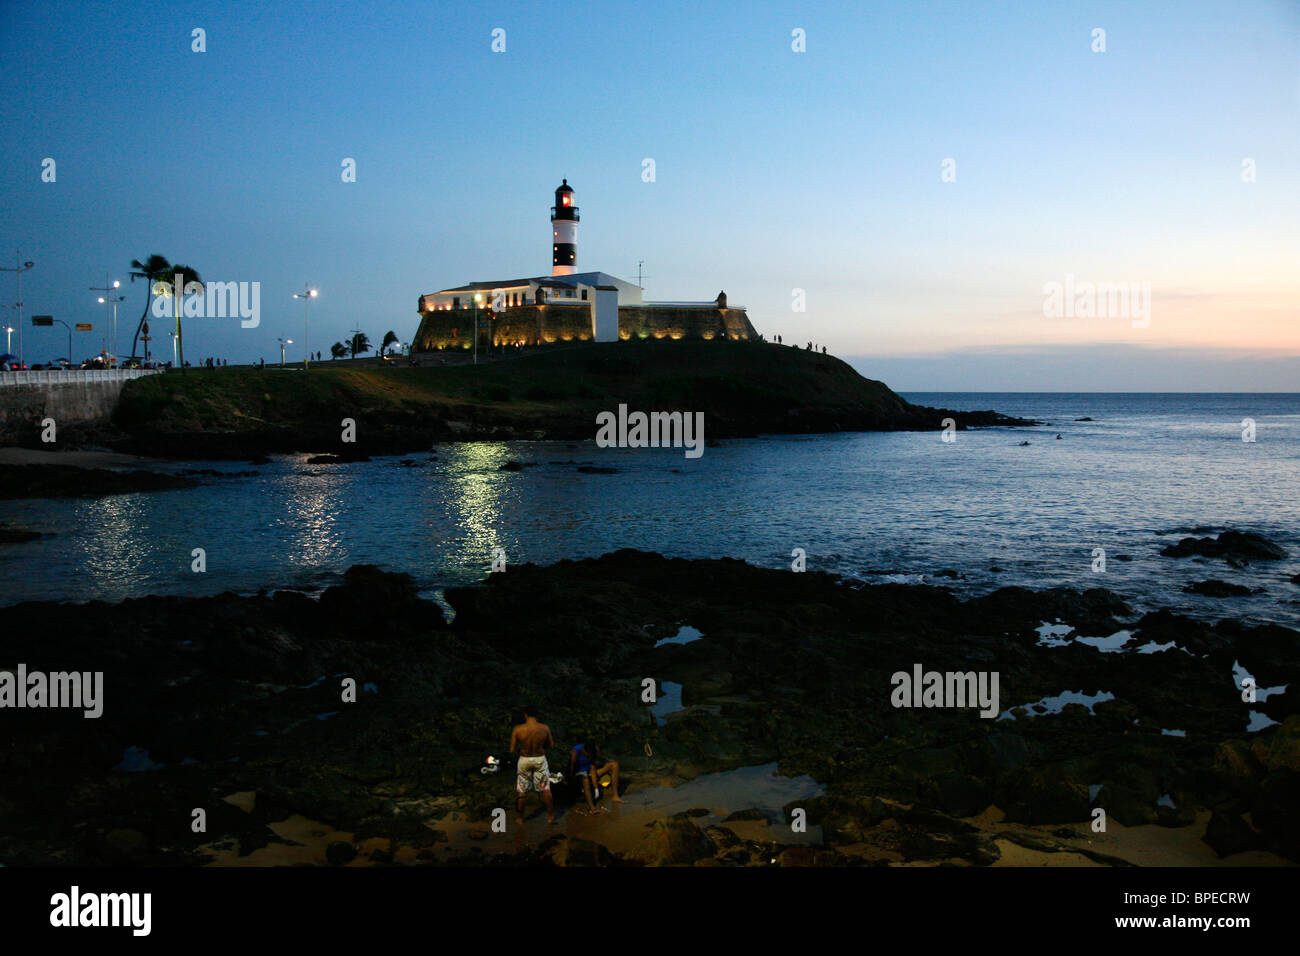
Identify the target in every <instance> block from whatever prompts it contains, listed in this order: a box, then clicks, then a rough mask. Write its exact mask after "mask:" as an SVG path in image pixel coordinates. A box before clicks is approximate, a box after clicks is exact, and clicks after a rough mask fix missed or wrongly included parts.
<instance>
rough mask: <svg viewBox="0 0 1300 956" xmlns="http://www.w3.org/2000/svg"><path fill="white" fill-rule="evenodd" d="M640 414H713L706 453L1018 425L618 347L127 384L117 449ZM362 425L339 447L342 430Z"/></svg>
mask: <svg viewBox="0 0 1300 956" xmlns="http://www.w3.org/2000/svg"><path fill="white" fill-rule="evenodd" d="M619 404H626V405H627V406H628V407H629V409H630V410H641V411H663V410H680V411H689V412H701V411H702V412H704V413H705V435H706V436H707V437H709V438H721V437H734V436H739V435H755V434H760V433H765V432H766V433H772V432H824V431H839V430H855V431H856V430H895V429H930V428H933V429H938V428H939V427H940V420H941V418H942V417H945V416H946V415H948V414H951V415H952V417H954V418H956V419H957V420H958V421H959V423H961V424H962V425H989V424H1014V423H1016V422H1015V421H1013V420H1009V419H1003V418H1002V416H998V415H996V414H995V413H992V412H988V413H948V412H945V411H943V410H937V409H924V408H920V407H918V406H914V405H911V404H909V403H908V402H906V401H905V400H904V399H903V398H901V397H900V396H899V395H897V394H895V393H894V392H893V391H891V390H890V389H889V388H888V387H887V386H886V385H884V384H883V383H881V382H876V381H872V380H870V379H866V378H863V377H862V376H861V375H859V374H858V373H857V372H855V371H854V370H853V369H852V368H850V367H849V366H848V365H847V364H845V363H844V362H842V361H840V360H839V359H836V358H833V357H831V356H827V355H821V354H817V353H813V352H808V351H804V350H800V349H795V348H790V347H788V346H778V345H773V344H770V343H761V342H760V343H719V342H682V341H677V342H657V341H641V342H619V343H608V344H591V345H584V346H577V347H569V348H562V349H555V350H552V351H545V352H535V353H525V354H523V355H511V356H510V357H507V358H504V359H499V360H496V361H493V362H491V363H488V364H480V365H478V366H473V365H452V366H424V367H414V368H413V367H410V366H402V365H397V364H393V365H391V366H381V367H372V368H358V367H355V366H353V367H349V368H331V367H330V365H329V363H328V362H326V363H321V364H319V365H317V366H315V367H313V368H312V369H311V370H310V371H309V372H303V371H302V370H301V369H284V370H281V369H276V368H266V369H256V368H248V369H220V370H211V369H201V368H200V369H191V370H189V371H188V372H187V373H185V374H179V373H175V372H172V373H168V374H166V375H158V376H149V377H146V378H141V379H136V380H134V381H131V382H128V383H127V385H126V386H125V387H124V389H123V391H122V397H121V402H120V404H119V406H118V409H117V413H116V417H115V423H116V425H117V426H118V427H119V428H120V429H121V430H122V432H123V433H125V435H126V436H127V437H126V439H125V441H123V442H122V443H121V444H122V446H123V447H125V448H127V449H129V450H133V451H141V452H147V453H150V454H157V455H166V456H175V457H211V458H237V457H247V456H249V455H250V454H255V453H259V452H264V451H293V450H298V451H305V450H322V451H323V450H329V451H336V452H346V453H349V454H384V453H398V452H403V451H409V450H412V449H415V448H425V447H428V444H429V442H430V441H434V440H440V439H443V440H445V439H451V438H564V439H583V438H592V437H594V435H595V431H596V426H595V417H596V414H597V413H598V412H601V411H607V410H608V411H614V410H616V409H617V408H618V406H619ZM345 418H352V419H354V420H355V421H356V423H357V442H356V444H355V445H346V446H344V445H341V443H340V441H339V436H340V432H341V422H342V420H343V419H345Z"/></svg>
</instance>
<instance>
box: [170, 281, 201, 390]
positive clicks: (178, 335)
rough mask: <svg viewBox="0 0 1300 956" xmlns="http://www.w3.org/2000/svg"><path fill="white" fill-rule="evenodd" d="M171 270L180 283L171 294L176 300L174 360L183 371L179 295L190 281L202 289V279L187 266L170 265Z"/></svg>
mask: <svg viewBox="0 0 1300 956" xmlns="http://www.w3.org/2000/svg"><path fill="white" fill-rule="evenodd" d="M171 271H172V273H173V275H174V276H176V277H177V278H176V279H175V281H176V282H177V283H178V284H179V285H180V288H179V289H173V290H172V295H173V297H174V298H175V300H176V362H177V364H178V365H179V366H180V368H181V371H182V372H183V371H185V340H184V339H183V338H182V337H181V296H182V295H183V294H184V292H185V287H186V286H187V285H189V284H190V283H191V282H194V283H197V284H198V286H199V289H200V291H202V288H203V280H202V279H200V278H199V274H198V272H196V271H195V270H194V269H191V268H190V267H189V266H179V265H177V266H172V268H171Z"/></svg>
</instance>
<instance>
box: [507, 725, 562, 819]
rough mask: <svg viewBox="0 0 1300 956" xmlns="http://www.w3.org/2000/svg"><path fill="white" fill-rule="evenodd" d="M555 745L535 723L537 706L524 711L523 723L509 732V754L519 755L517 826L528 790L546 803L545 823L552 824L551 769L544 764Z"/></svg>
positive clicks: (553, 813) (548, 729)
mask: <svg viewBox="0 0 1300 956" xmlns="http://www.w3.org/2000/svg"><path fill="white" fill-rule="evenodd" d="M554 746H555V741H554V740H553V739H552V738H551V728H550V727H547V726H546V725H545V724H543V723H539V722H538V720H537V705H536V704H529V705H528V706H527V707H525V708H524V722H523V723H522V724H518V725H517V726H516V727H515V729H514V730H513V731H511V733H510V752H511V753H512V754H513V753H517V754H519V767H518V771H517V772H516V775H515V788H516V789H517V790H518V791H519V799H518V801H517V802H516V803H515V811H516V813H517V820H518V822H519V823H523V822H524V800H525V798H526V796H527V795H528V791H529V790H536V791H537V792H538V793H540V794H541V795H542V802H543V803H545V804H546V822H547V823H554V822H555V804H554V802H553V801H552V800H551V769H550V767H548V766H547V765H546V751H547V750H548V749H549V748H552V747H554Z"/></svg>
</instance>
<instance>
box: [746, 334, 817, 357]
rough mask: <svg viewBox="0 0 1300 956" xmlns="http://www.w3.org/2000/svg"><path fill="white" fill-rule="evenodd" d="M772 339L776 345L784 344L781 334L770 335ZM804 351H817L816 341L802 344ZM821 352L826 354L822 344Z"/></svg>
mask: <svg viewBox="0 0 1300 956" xmlns="http://www.w3.org/2000/svg"><path fill="white" fill-rule="evenodd" d="M759 338H762V336H761V335H760V336H759ZM772 341H773V342H774V343H776V344H777V345H784V344H785V342H784V341H783V340H782V338H781V336H779V335H774V336H772ZM798 347H799V346H797V345H792V346H790V348H792V349H797V348H798ZM804 351H806V352H816V351H817V343H816V342H809V343H808V344H807V345H805V346H804ZM821 353H822V355H825V354H826V346H824V345H823V346H822V347H821Z"/></svg>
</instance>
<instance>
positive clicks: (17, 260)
mask: <svg viewBox="0 0 1300 956" xmlns="http://www.w3.org/2000/svg"><path fill="white" fill-rule="evenodd" d="M21 260H22V250H21V249H15V250H14V267H13V268H12V269H10V268H8V267H7V266H0V272H16V273H18V304H17V305H16V306H15V308H16V309H17V310H18V367H19V368H25V367H26V365H27V363H26V362H24V361H23V273H24V272H26V271H27V270H28V269H30V268H31V267H32V266H34V265H36V263H34V262H22V261H21Z"/></svg>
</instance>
